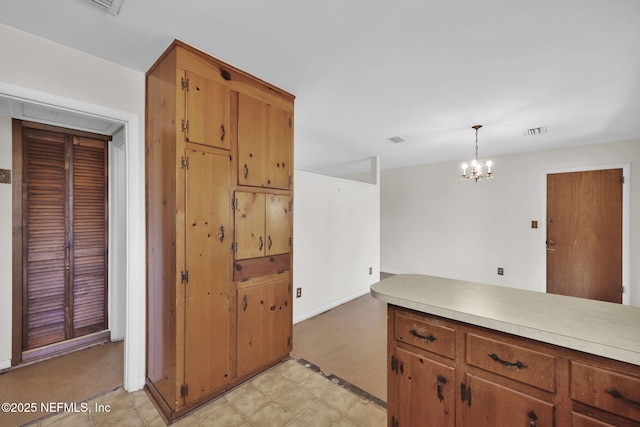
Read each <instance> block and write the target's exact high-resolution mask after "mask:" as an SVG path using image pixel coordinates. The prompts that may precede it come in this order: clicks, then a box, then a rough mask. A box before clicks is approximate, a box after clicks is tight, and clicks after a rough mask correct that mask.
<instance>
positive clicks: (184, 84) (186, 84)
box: [182, 77, 189, 90]
mask: <svg viewBox="0 0 640 427" xmlns="http://www.w3.org/2000/svg"><path fill="white" fill-rule="evenodd" d="M182 90H189V79H185V78H184V77H183V78H182Z"/></svg>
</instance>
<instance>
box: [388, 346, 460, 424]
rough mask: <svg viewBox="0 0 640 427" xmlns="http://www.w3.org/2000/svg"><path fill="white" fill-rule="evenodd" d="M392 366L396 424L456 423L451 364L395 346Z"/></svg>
mask: <svg viewBox="0 0 640 427" xmlns="http://www.w3.org/2000/svg"><path fill="white" fill-rule="evenodd" d="M391 370H392V371H393V372H394V375H392V378H390V380H393V382H394V383H393V387H392V388H393V389H394V391H395V396H394V399H393V400H394V401H395V402H396V406H395V412H394V414H393V418H394V422H396V423H397V425H404V426H418V425H425V426H455V411H454V409H455V402H454V399H455V369H454V368H452V367H450V366H447V365H445V364H442V363H438V362H435V361H433V360H429V359H427V358H425V357H424V356H423V355H421V354H418V353H416V352H413V351H410V350H404V349H401V348H396V349H395V354H394V355H393V356H392V359H391ZM391 425H393V424H391Z"/></svg>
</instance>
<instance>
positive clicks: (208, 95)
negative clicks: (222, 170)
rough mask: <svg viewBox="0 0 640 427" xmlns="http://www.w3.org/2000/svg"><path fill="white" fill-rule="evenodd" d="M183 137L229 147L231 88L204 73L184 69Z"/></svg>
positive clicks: (220, 146) (205, 143)
mask: <svg viewBox="0 0 640 427" xmlns="http://www.w3.org/2000/svg"><path fill="white" fill-rule="evenodd" d="M186 77H187V81H188V87H186V88H185V92H186V97H187V100H186V109H187V111H186V122H187V125H186V130H185V140H186V141H189V142H194V143H197V144H204V145H209V146H211V147H218V148H224V149H226V150H228V149H229V146H230V145H229V141H230V116H231V92H230V89H229V88H228V87H227V86H224V85H221V84H220V83H217V82H215V81H213V80H211V79H209V78H207V77H205V76H201V75H199V74H196V73H194V72H191V71H187V72H186Z"/></svg>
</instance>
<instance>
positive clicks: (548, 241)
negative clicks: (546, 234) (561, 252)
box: [547, 240, 556, 246]
mask: <svg viewBox="0 0 640 427" xmlns="http://www.w3.org/2000/svg"><path fill="white" fill-rule="evenodd" d="M555 244H556V241H555V240H547V245H549V246H553V245H555Z"/></svg>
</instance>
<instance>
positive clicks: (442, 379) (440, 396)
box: [436, 375, 447, 402]
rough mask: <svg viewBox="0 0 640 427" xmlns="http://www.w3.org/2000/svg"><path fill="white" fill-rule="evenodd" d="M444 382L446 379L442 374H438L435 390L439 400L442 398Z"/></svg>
mask: <svg viewBox="0 0 640 427" xmlns="http://www.w3.org/2000/svg"><path fill="white" fill-rule="evenodd" d="M446 383H447V379H446V378H445V377H443V376H442V375H438V387H437V389H436V390H437V393H438V399H440V402H442V401H443V400H444V395H443V394H442V386H443V385H444V384H446Z"/></svg>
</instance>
